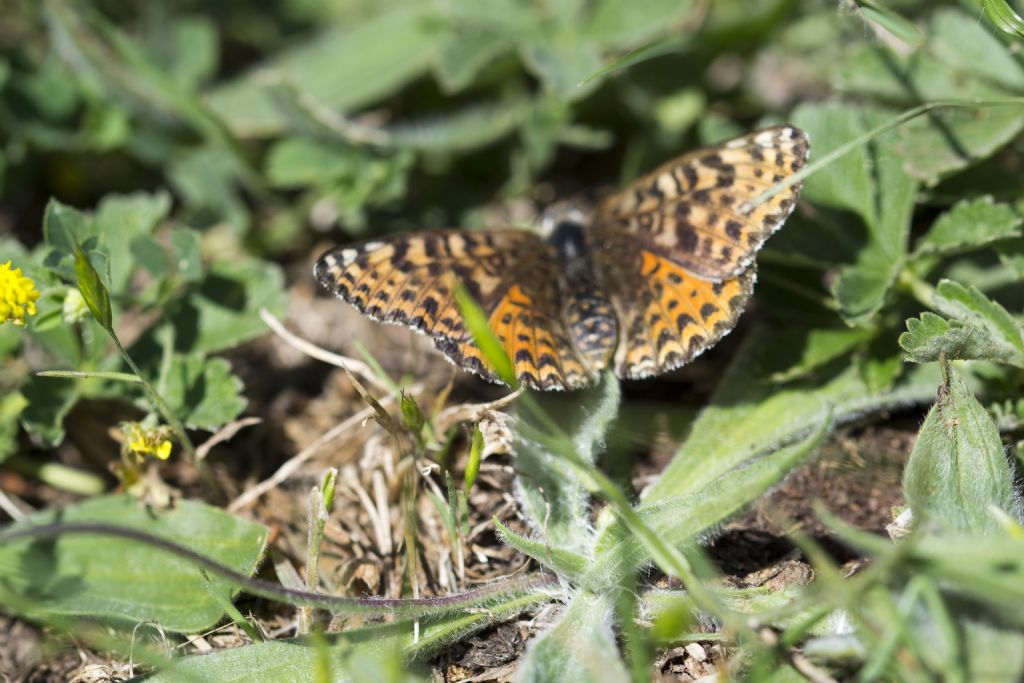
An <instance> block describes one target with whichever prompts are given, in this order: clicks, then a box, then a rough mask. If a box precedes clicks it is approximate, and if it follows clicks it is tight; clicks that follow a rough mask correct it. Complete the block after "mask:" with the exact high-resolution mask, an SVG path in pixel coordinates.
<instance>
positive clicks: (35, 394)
mask: <svg viewBox="0 0 1024 683" xmlns="http://www.w3.org/2000/svg"><path fill="white" fill-rule="evenodd" d="M94 329H96V330H97V331H98V330H99V328H98V327H97V328H94ZM22 392H23V393H24V394H25V398H26V399H28V405H26V406H25V408H24V410H22V412H21V417H20V419H21V424H22V426H23V427H24V428H25V431H26V432H28V433H29V434H32V435H33V436H35V437H36V438H38V439H39V440H40V441H42V442H43V444H45V445H47V446H57V445H58V444H60V442H61V441H63V440H64V418H65V417H66V416H67V414H68V412H69V411H70V410H71V408H72V407H73V406H74V405H75V403H77V402H78V399H79V397H80V396H81V390H80V388H79V384H78V382H66V381H63V380H58V379H50V378H46V377H37V376H32V377H29V379H28V381H27V382H26V383H25V385H24V386H23V387H22Z"/></svg>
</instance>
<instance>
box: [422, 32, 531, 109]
mask: <svg viewBox="0 0 1024 683" xmlns="http://www.w3.org/2000/svg"><path fill="white" fill-rule="evenodd" d="M514 49H515V43H514V42H512V41H511V40H508V39H507V37H506V36H502V35H495V34H492V33H488V32H484V31H472V30H466V31H453V32H452V34H451V35H450V36H449V37H448V39H447V40H445V41H444V42H442V43H441V47H440V49H438V51H437V57H436V59H435V62H434V74H435V75H436V76H437V80H438V81H439V82H440V83H441V87H442V88H444V90H445V92H447V93H449V94H454V93H457V92H459V91H461V90H465V89H466V88H467V87H469V86H470V85H471V84H472V83H473V79H474V78H476V77H477V75H478V74H479V73H480V72H481V71H482V70H483V69H484V68H486V67H487V65H489V64H491V63H492V62H493V61H495V60H496V59H498V58H499V57H500V56H502V55H504V54H506V53H508V52H511V51H512V50H514Z"/></svg>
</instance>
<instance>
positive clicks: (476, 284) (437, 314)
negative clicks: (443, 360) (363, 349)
mask: <svg viewBox="0 0 1024 683" xmlns="http://www.w3.org/2000/svg"><path fill="white" fill-rule="evenodd" d="M315 274H316V277H317V279H318V280H319V281H320V283H321V284H322V285H323V286H324V287H326V288H327V289H329V290H331V291H332V292H334V293H335V294H336V295H337V296H338V298H340V299H343V300H344V301H347V302H349V303H351V304H353V305H354V306H355V307H356V308H358V309H359V310H360V311H362V312H363V313H365V314H366V315H368V316H369V317H371V318H373V319H374V320H378V321H381V322H385V323H391V324H396V325H405V326H407V327H410V328H412V329H414V330H416V331H418V332H421V333H423V334H425V335H427V336H429V337H431V338H432V339H433V341H434V345H435V346H436V347H437V348H438V349H439V350H440V351H441V352H442V353H443V354H444V355H445V356H446V357H447V358H448V359H449V360H451V361H452V362H453V363H455V364H456V365H458V366H460V367H462V368H464V369H466V370H469V371H470V372H473V373H476V374H478V375H480V376H481V377H483V378H485V379H487V380H490V381H493V382H497V381H499V380H498V378H497V377H496V375H495V374H494V371H493V369H492V368H491V367H490V366H489V364H488V363H487V360H486V359H485V358H484V357H483V355H482V354H481V353H480V350H479V348H477V346H476V344H474V342H473V339H472V336H471V335H470V333H469V331H468V330H466V328H465V324H464V320H463V318H462V314H461V313H460V311H459V307H458V305H457V304H456V301H455V286H456V284H457V283H461V284H462V285H463V286H464V287H465V288H466V289H467V291H468V292H469V293H470V294H471V295H472V296H473V298H474V299H475V300H476V301H477V302H478V303H479V304H480V306H481V307H482V308H483V310H484V311H485V312H486V313H487V315H488V320H489V322H490V325H491V329H492V330H493V331H494V333H495V334H496V335H497V336H498V338H499V340H500V341H501V342H502V344H503V345H504V347H505V350H506V352H507V353H508V355H509V357H510V358H511V359H512V361H513V363H514V365H515V371H516V375H517V377H518V378H519V380H520V381H521V382H523V383H524V384H526V385H527V386H530V387H532V388H536V389H563V388H578V387H581V386H586V385H587V384H590V383H591V382H592V381H593V380H594V374H593V371H591V370H589V369H588V368H587V367H585V364H584V362H583V361H582V360H581V359H580V357H579V355H578V354H577V352H576V350H575V348H574V347H573V345H572V343H571V341H570V340H569V335H568V333H567V331H566V327H565V323H564V321H563V316H562V308H561V301H562V298H561V295H560V289H559V287H560V282H561V274H560V272H559V266H558V260H557V254H556V253H555V251H554V249H553V247H551V246H550V245H549V244H547V243H546V242H544V241H543V240H541V239H540V238H539V237H537V236H536V235H534V234H532V233H529V232H525V231H521V230H493V231H483V232H463V231H457V230H449V231H437V232H426V233H417V234H413V235H398V236H395V237H392V238H389V239H385V240H373V241H369V242H363V243H361V244H356V245H353V246H346V247H339V248H336V249H332V250H330V251H328V252H327V253H325V254H324V255H323V256H321V257H320V259H319V260H318V261H317V263H316V267H315Z"/></svg>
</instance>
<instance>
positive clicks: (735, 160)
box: [590, 126, 808, 379]
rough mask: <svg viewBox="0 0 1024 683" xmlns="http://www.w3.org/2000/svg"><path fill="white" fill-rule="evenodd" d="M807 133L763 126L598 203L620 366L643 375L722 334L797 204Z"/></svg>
mask: <svg viewBox="0 0 1024 683" xmlns="http://www.w3.org/2000/svg"><path fill="white" fill-rule="evenodd" d="M807 153H808V142H807V136H806V135H805V134H804V133H803V132H802V131H800V130H798V129H796V128H793V127H792V126H777V127H774V128H767V129H764V130H760V131H756V132H753V133H750V134H749V135H745V136H743V137H740V138H737V139H735V140H731V141H729V142H726V143H723V144H721V145H718V146H716V147H710V148H706V149H702V150H697V151H694V152H690V153H688V154H685V155H683V156H682V157H680V158H679V159H677V160H675V161H672V162H669V163H668V164H665V165H664V166H662V167H661V168H659V169H657V170H656V171H654V172H653V173H650V174H648V175H647V176H644V177H643V178H641V179H640V180H638V181H636V182H634V183H633V184H632V185H630V186H629V187H628V188H626V189H625V190H623V191H622V192H619V193H618V194H616V195H613V196H611V197H609V198H608V199H606V200H605V201H604V202H602V203H601V205H600V206H599V207H598V210H597V212H596V214H595V218H594V226H593V230H592V231H591V233H590V240H591V249H592V251H593V253H594V254H595V263H596V265H597V268H598V270H599V271H600V279H601V281H602V282H603V283H604V286H605V288H606V290H607V293H608V295H609V297H610V298H611V300H612V302H613V304H614V306H615V310H616V311H617V315H618V318H619V345H618V348H617V350H616V354H615V369H616V373H617V374H618V375H619V376H620V377H624V378H631V379H637V378H642V377H649V376H651V375H655V374H659V373H662V372H667V371H669V370H672V369H674V368H677V367H679V366H681V365H684V364H686V363H687V362H689V361H690V360H692V359H693V358H694V357H696V356H697V355H699V354H700V353H702V352H703V351H704V350H706V349H708V348H710V347H711V346H712V345H714V344H715V342H717V341H718V340H719V339H721V338H722V337H723V336H725V335H726V334H727V333H728V332H729V331H730V330H731V329H732V328H733V326H734V325H735V324H736V320H737V319H738V318H739V315H740V313H741V312H742V310H743V307H744V305H745V304H746V302H747V300H748V299H749V298H750V294H751V292H752V291H753V285H754V280H755V279H756V270H755V265H754V256H755V254H756V253H757V251H758V249H760V248H761V245H762V244H764V241H765V240H766V239H767V238H768V237H769V236H770V235H771V234H772V233H773V232H775V231H776V230H778V229H779V228H780V227H781V226H782V224H783V223H784V222H785V220H786V218H787V217H788V216H789V214H790V213H791V212H792V210H793V208H794V206H795V205H796V199H797V196H798V195H799V192H800V185H799V184H796V185H793V186H792V187H790V188H787V189H786V190H783V191H782V192H779V193H778V194H776V195H774V196H773V197H771V198H770V199H768V200H767V201H765V202H764V203H762V204H760V205H758V206H754V205H753V200H754V199H755V198H757V197H758V196H759V195H761V194H762V193H763V192H765V191H766V190H768V189H769V188H771V187H772V186H773V185H774V184H776V183H778V182H781V181H782V180H784V179H785V178H788V177H789V176H790V175H792V174H793V173H795V172H797V171H799V170H800V169H801V168H803V166H804V164H805V163H806V161H807Z"/></svg>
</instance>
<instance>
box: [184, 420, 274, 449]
mask: <svg viewBox="0 0 1024 683" xmlns="http://www.w3.org/2000/svg"><path fill="white" fill-rule="evenodd" d="M261 422H263V420H262V419H261V418H258V417H244V418H242V419H241V420H235V421H234V422H229V423H228V424H226V425H224V426H223V427H221V428H220V429H218V430H217V433H216V434H214V435H213V436H211V437H210V438H209V439H207V440H206V441H204V442H203V443H202V444H200V445H199V448H197V449H196V460H203V459H204V458H205V457H206V456H207V455H209V454H210V450H211V449H212V448H213V447H214V446H216V445H217V444H219V443H223V442H225V441H230V440H231V439H233V438H234V437H235V434H237V433H238V432H240V431H242V430H243V429H245V428H246V427H251V426H252V425H258V424H260V423H261Z"/></svg>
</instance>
